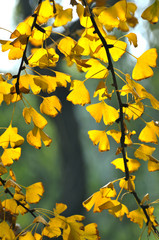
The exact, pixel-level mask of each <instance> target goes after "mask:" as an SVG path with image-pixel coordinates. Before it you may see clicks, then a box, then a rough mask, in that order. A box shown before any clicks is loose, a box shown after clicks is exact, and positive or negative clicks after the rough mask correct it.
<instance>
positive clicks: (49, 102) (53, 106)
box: [40, 96, 62, 117]
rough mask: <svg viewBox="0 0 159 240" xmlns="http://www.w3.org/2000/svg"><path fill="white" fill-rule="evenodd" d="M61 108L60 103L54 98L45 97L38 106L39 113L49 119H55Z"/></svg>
mask: <svg viewBox="0 0 159 240" xmlns="http://www.w3.org/2000/svg"><path fill="white" fill-rule="evenodd" d="M61 108H62V105H61V102H60V100H59V98H58V97H56V96H51V97H46V98H44V100H43V102H42V103H41V104H40V111H41V113H45V114H47V115H49V116H51V117H55V116H56V115H57V114H58V112H61Z"/></svg>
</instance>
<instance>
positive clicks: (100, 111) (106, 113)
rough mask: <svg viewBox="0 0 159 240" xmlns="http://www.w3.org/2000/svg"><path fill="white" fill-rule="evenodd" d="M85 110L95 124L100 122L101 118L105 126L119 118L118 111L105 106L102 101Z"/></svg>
mask: <svg viewBox="0 0 159 240" xmlns="http://www.w3.org/2000/svg"><path fill="white" fill-rule="evenodd" d="M86 110H87V111H88V112H89V113H90V114H91V116H92V117H93V118H94V119H95V120H96V122H100V121H101V119H102V117H103V121H104V123H105V125H109V124H112V123H113V122H115V120H116V119H118V117H119V113H118V111H117V110H116V109H115V108H113V107H111V106H109V105H108V104H106V103H105V102H104V101H102V102H100V103H96V104H92V105H90V106H88V107H86Z"/></svg>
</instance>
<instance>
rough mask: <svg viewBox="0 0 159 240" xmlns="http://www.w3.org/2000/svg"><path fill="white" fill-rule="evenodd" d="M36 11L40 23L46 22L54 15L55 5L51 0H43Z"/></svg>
mask: <svg viewBox="0 0 159 240" xmlns="http://www.w3.org/2000/svg"><path fill="white" fill-rule="evenodd" d="M34 13H36V14H38V17H37V21H38V23H39V24H43V23H46V22H47V21H48V19H49V18H52V17H54V13H53V6H52V5H51V3H50V1H49V0H45V1H42V2H41V3H40V4H39V5H38V7H37V8H36V10H35V12H34Z"/></svg>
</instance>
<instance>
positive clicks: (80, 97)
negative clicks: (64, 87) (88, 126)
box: [66, 80, 91, 106]
mask: <svg viewBox="0 0 159 240" xmlns="http://www.w3.org/2000/svg"><path fill="white" fill-rule="evenodd" d="M70 90H71V92H70V93H69V95H68V96H67V98H66V99H67V100H68V101H70V102H72V103H73V104H79V105H82V106H84V105H85V104H88V103H90V102H91V99H90V95H89V92H88V90H87V88H86V87H85V85H84V82H82V81H80V80H73V81H72V82H71V87H70Z"/></svg>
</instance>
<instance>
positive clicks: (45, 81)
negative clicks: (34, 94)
mask: <svg viewBox="0 0 159 240" xmlns="http://www.w3.org/2000/svg"><path fill="white" fill-rule="evenodd" d="M34 83H35V84H36V85H37V86H38V87H40V88H41V89H42V91H43V92H46V91H47V92H48V93H52V92H54V91H55V90H56V87H57V82H56V78H55V77H52V76H47V75H42V76H39V77H34Z"/></svg>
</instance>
